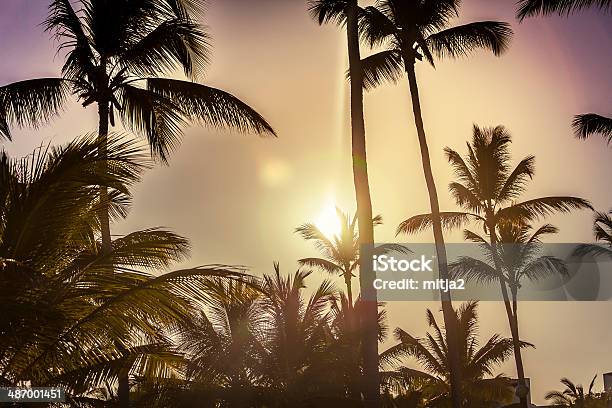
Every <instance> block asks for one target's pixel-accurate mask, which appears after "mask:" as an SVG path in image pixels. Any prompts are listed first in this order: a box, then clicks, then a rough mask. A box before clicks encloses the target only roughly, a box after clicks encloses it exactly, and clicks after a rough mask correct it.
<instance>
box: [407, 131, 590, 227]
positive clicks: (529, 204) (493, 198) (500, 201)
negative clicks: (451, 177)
mask: <svg viewBox="0 0 612 408" xmlns="http://www.w3.org/2000/svg"><path fill="white" fill-rule="evenodd" d="M511 142H512V138H511V136H510V134H509V133H508V131H507V130H506V129H505V128H504V127H503V126H497V127H494V128H480V127H478V126H476V125H474V132H473V138H472V143H471V144H470V143H468V145H467V149H468V155H467V157H466V159H465V160H464V159H463V158H462V157H461V155H460V154H459V153H458V152H457V151H455V150H453V149H451V148H448V147H447V148H445V150H444V151H445V153H446V157H447V159H448V161H449V162H450V163H451V165H452V166H453V168H454V170H455V174H456V175H457V178H458V181H455V182H452V183H450V184H449V190H450V192H451V194H452V196H453V198H454V199H455V202H456V203H457V205H459V206H460V207H462V208H464V209H465V210H466V211H465V212H442V213H441V216H442V223H443V225H444V226H445V227H446V228H449V229H450V228H458V227H460V226H461V225H463V224H465V223H466V222H469V221H476V222H479V223H481V224H482V227H483V230H484V231H485V232H487V233H488V232H489V231H490V230H493V231H495V230H496V226H497V225H498V224H501V223H502V222H504V221H509V222H517V221H522V222H528V221H533V220H537V219H539V218H542V217H545V216H547V215H550V214H552V213H554V212H569V211H571V210H573V209H584V208H588V209H592V207H591V204H590V203H589V202H588V201H587V200H584V199H582V198H577V197H569V196H567V197H566V196H551V197H539V198H535V199H532V200H527V201H518V202H517V200H518V198H519V197H520V196H521V195H522V194H523V193H524V192H525V191H526V189H527V185H528V181H529V180H531V179H532V178H533V176H534V174H535V157H534V156H528V157H526V158H524V159H522V160H521V161H520V162H519V163H518V164H517V165H516V166H515V167H514V168H513V167H511V165H510V163H509V161H510V153H509V146H510V143H511ZM430 224H431V216H430V215H429V214H423V215H417V216H414V217H411V218H410V219H408V220H406V221H404V222H402V223H401V224H400V225H399V227H398V233H407V234H412V233H416V232H418V231H421V230H423V229H425V228H427V227H428V225H430Z"/></svg>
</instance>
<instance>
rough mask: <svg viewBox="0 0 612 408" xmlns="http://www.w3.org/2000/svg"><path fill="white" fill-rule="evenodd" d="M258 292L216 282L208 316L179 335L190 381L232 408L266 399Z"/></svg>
mask: <svg viewBox="0 0 612 408" xmlns="http://www.w3.org/2000/svg"><path fill="white" fill-rule="evenodd" d="M257 286H258V285H256V284H255V282H250V283H246V282H243V281H223V280H217V281H216V282H215V284H214V285H211V290H209V302H208V305H207V308H206V312H205V313H204V312H201V313H199V314H198V315H197V316H196V317H195V318H194V322H193V323H194V324H192V325H188V326H185V327H183V328H180V329H179V330H180V349H181V350H182V351H184V352H185V355H186V359H187V364H186V376H187V378H188V379H190V380H191V381H193V382H195V383H196V384H199V385H201V386H205V387H206V388H207V389H208V390H209V391H210V392H211V393H212V394H213V395H215V396H216V397H218V398H220V399H222V400H224V401H226V402H227V404H228V405H229V406H236V407H238V406H247V405H248V404H253V403H254V402H255V401H254V400H256V399H257V397H260V396H261V394H262V390H261V385H262V384H263V381H264V378H265V373H263V372H262V370H261V361H260V350H261V349H262V348H263V347H264V345H263V341H264V338H262V333H263V327H264V323H265V317H266V316H265V314H264V310H263V308H262V303H261V298H262V296H263V293H262V292H261V291H259V290H258V289H257ZM196 388H197V387H196ZM248 406H251V405H248Z"/></svg>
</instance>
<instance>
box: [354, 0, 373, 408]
mask: <svg viewBox="0 0 612 408" xmlns="http://www.w3.org/2000/svg"><path fill="white" fill-rule="evenodd" d="M346 15H347V29H346V31H347V40H348V54H349V72H350V77H351V132H352V133H351V135H352V137H351V139H352V156H353V180H354V184H355V196H356V201H357V222H358V224H359V244H360V251H362V252H360V254H361V256H362V257H364V259H367V258H368V249H370V248H372V246H373V245H374V226H373V224H372V201H371V198H370V186H369V181H368V166H367V159H366V140H365V122H364V115H363V83H362V82H363V72H362V69H361V54H360V51H359V27H358V3H357V0H354V1H351V2H350V3H349V4H348V6H347V12H346ZM359 285H360V289H361V298H362V301H363V311H364V313H363V316H361V322H362V328H363V339H362V341H363V371H364V372H363V374H364V381H363V395H364V399H365V407H366V408H377V407H378V406H380V395H379V393H380V387H379V383H380V382H379V373H378V323H377V321H378V302H377V298H376V291H375V290H374V272H373V271H368V268H363V269H361V270H360V272H359Z"/></svg>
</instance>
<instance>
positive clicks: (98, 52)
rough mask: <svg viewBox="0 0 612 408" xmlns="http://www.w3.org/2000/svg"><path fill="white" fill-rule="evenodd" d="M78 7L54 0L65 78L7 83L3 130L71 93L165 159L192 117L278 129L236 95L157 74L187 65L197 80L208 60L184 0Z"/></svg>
mask: <svg viewBox="0 0 612 408" xmlns="http://www.w3.org/2000/svg"><path fill="white" fill-rule="evenodd" d="M76 4H77V5H78V6H80V9H75V8H73V4H72V3H71V2H69V1H68V0H55V1H53V3H52V4H51V6H50V10H49V17H48V18H47V20H46V22H45V25H46V27H47V29H48V30H49V31H51V32H52V33H54V35H55V36H56V37H57V39H58V41H59V42H60V51H61V52H63V53H66V55H65V62H64V67H63V69H62V77H61V78H43V79H34V80H28V81H22V82H17V83H14V84H10V85H6V86H4V87H2V88H0V119H1V120H2V122H0V123H1V125H0V131H1V132H2V133H1V135H2V136H4V137H8V138H10V131H9V125H10V124H16V125H18V126H24V125H26V124H27V125H30V126H31V125H37V124H41V123H43V122H45V121H47V120H48V119H49V118H50V117H51V116H52V115H53V114H57V113H59V112H60V111H61V108H62V107H63V105H64V102H65V100H66V97H67V96H68V95H69V94H70V93H72V94H74V95H76V96H77V97H78V98H79V100H80V101H81V102H82V103H83V105H84V106H87V105H89V104H91V103H97V104H98V105H99V106H100V107H101V108H102V110H104V111H106V112H107V117H101V118H100V120H101V121H110V124H111V125H114V124H115V116H116V115H118V116H119V119H120V120H121V121H122V123H123V125H124V127H125V128H127V129H133V130H135V131H137V132H138V133H140V134H142V135H144V136H146V138H147V140H148V142H149V145H150V147H151V153H152V154H153V156H155V157H157V158H159V159H161V160H163V161H166V160H167V159H168V154H169V152H170V151H171V150H172V148H173V147H175V145H176V143H177V142H178V138H179V137H180V134H181V128H182V126H183V125H184V124H185V121H186V120H196V121H202V122H204V123H205V124H206V125H211V126H215V127H230V128H233V129H237V130H240V131H248V130H253V131H256V132H259V133H265V132H268V133H272V132H273V131H272V128H271V127H270V126H269V125H268V124H267V122H266V121H265V120H264V119H263V118H262V117H261V116H260V115H259V114H258V113H257V112H255V111H254V110H253V109H251V108H250V107H249V106H247V105H246V104H244V103H243V102H241V101H240V100H238V99H237V98H235V97H233V96H232V95H230V94H228V93H226V92H223V91H220V90H218V89H214V88H211V87H207V86H204V85H201V84H198V83H196V82H191V81H189V82H187V81H180V80H170V79H164V78H157V77H155V76H156V75H159V74H164V73H168V74H170V73H172V72H174V71H175V70H177V69H182V70H183V71H184V73H185V75H186V76H188V77H189V78H193V79H195V78H198V77H199V76H200V75H201V74H202V72H203V69H204V68H205V66H206V63H207V61H208V59H209V53H210V49H209V37H208V35H207V34H206V33H205V32H204V31H203V30H202V28H201V27H200V26H199V25H198V24H197V23H196V22H195V21H193V20H192V19H191V18H190V17H189V10H190V7H188V6H190V4H191V2H185V1H180V0H137V1H127V0H103V1H95V2H94V1H89V0H83V1H80V2H78V3H76Z"/></svg>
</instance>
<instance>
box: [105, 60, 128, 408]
mask: <svg viewBox="0 0 612 408" xmlns="http://www.w3.org/2000/svg"><path fill="white" fill-rule="evenodd" d="M100 68H101V72H102V73H103V74H102V75H101V78H100V83H99V86H100V89H104V87H105V86H106V85H107V84H108V79H107V77H106V63H105V62H104V61H103V62H102V63H101V66H100ZM109 114H110V101H108V100H106V98H104V97H103V98H101V100H99V101H98V139H99V140H101V142H102V143H101V144H100V156H101V157H102V158H106V156H107V150H108V145H107V144H108V124H109ZM102 165H103V166H105V167H106V162H105V161H104V160H103V161H102ZM100 202H101V203H102V205H100V213H99V217H100V231H101V234H102V253H104V254H108V253H110V252H111V251H112V239H111V232H110V216H109V207H108V189H107V188H106V187H105V186H100ZM111 273H112V271H111ZM118 380H119V382H118V387H117V396H118V398H119V406H120V407H121V408H127V407H129V406H130V380H129V367H126V368H124V369H123V370H121V372H120V373H119V379H118Z"/></svg>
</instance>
